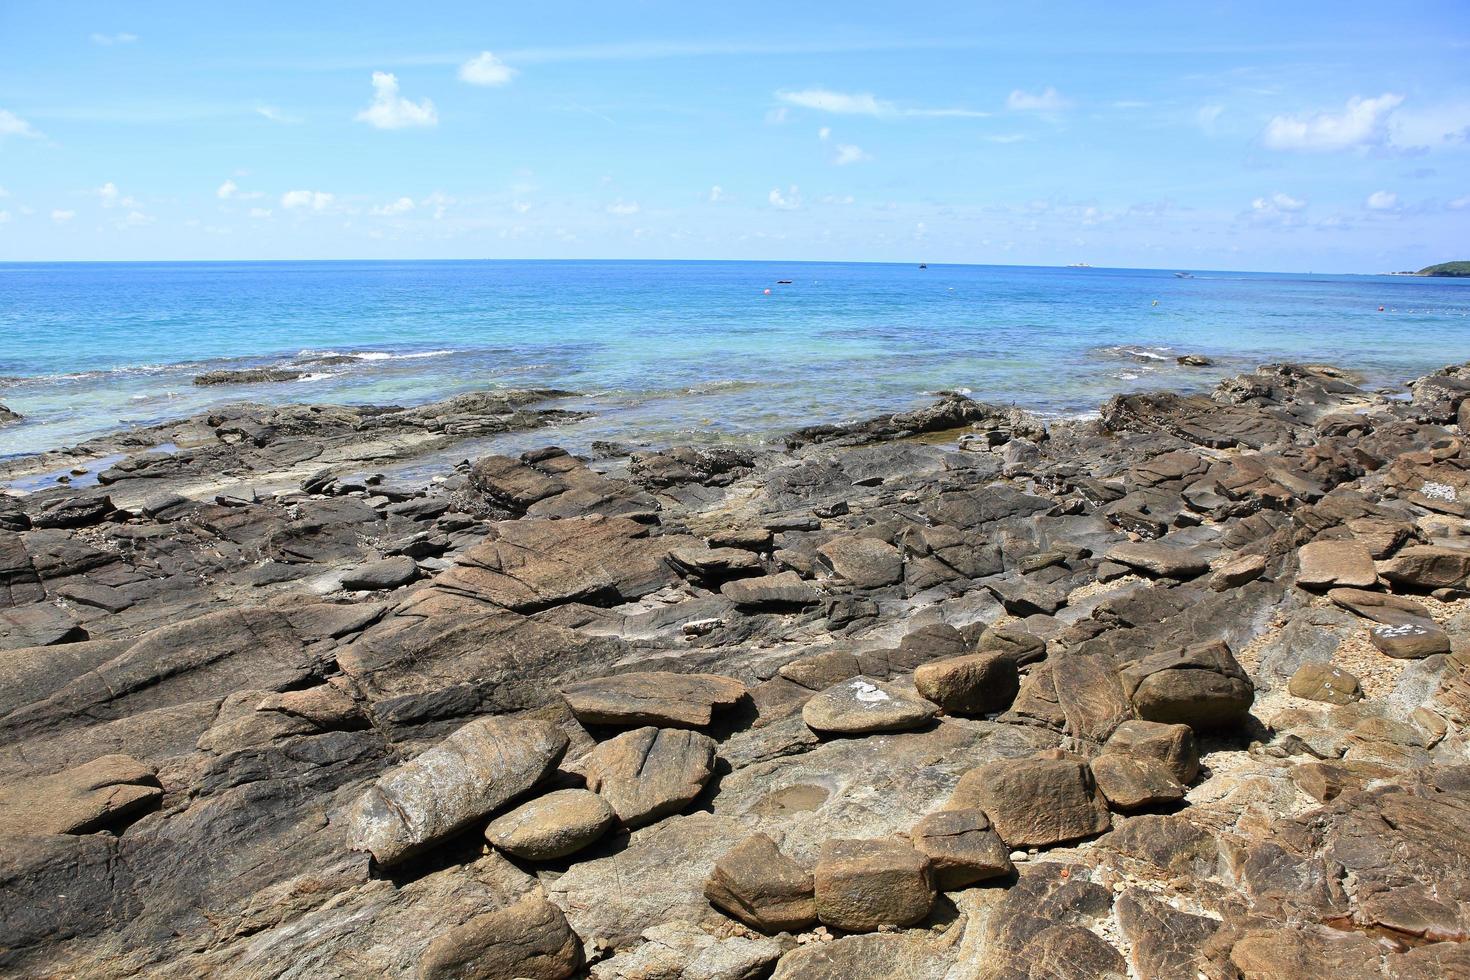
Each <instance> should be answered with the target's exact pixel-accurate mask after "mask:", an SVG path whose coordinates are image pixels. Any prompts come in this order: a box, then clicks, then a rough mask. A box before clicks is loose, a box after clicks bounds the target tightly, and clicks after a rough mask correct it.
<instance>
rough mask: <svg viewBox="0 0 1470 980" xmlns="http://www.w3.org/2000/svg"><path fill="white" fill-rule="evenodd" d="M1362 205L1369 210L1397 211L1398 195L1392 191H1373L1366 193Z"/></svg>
mask: <svg viewBox="0 0 1470 980" xmlns="http://www.w3.org/2000/svg"><path fill="white" fill-rule="evenodd" d="M1363 206H1364V207H1365V208H1367V209H1368V210H1369V211H1397V210H1398V206H1399V196H1398V195H1397V194H1395V193H1394V192H1393V191H1374V192H1373V193H1372V194H1369V195H1368V199H1367V200H1366V201H1364V202H1363Z"/></svg>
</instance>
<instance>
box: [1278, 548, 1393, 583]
mask: <svg viewBox="0 0 1470 980" xmlns="http://www.w3.org/2000/svg"><path fill="white" fill-rule="evenodd" d="M1297 561H1298V562H1300V563H1301V571H1299V572H1298V573H1297V578H1296V582H1297V585H1300V586H1301V587H1302V588H1304V589H1317V590H1326V589H1334V588H1349V589H1366V588H1371V587H1372V586H1373V585H1375V584H1377V582H1378V570H1377V569H1376V568H1375V567H1374V565H1373V556H1372V555H1371V554H1370V553H1369V552H1368V549H1367V548H1365V547H1363V545H1361V544H1359V543H1358V542H1357V541H1313V542H1312V543H1311V544H1305V545H1302V547H1301V548H1300V549H1298V550H1297Z"/></svg>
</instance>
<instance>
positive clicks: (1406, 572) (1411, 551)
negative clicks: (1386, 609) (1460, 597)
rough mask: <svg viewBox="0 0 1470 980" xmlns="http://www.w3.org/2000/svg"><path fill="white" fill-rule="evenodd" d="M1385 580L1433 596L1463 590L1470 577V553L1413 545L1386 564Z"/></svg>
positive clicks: (1460, 550) (1434, 546)
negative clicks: (1436, 590) (1437, 591)
mask: <svg viewBox="0 0 1470 980" xmlns="http://www.w3.org/2000/svg"><path fill="white" fill-rule="evenodd" d="M1381 571H1382V572H1383V577H1384V578H1386V579H1388V580H1389V581H1390V582H1392V583H1394V584H1395V585H1402V586H1405V587H1407V588H1410V589H1418V590H1420V591H1424V592H1429V591H1432V590H1434V589H1453V588H1460V587H1462V586H1464V584H1465V577H1466V576H1467V575H1470V551H1466V550H1464V549H1461V548H1442V547H1439V546H1437V545H1410V546H1409V547H1407V548H1403V549H1401V550H1400V551H1399V553H1398V554H1396V555H1394V556H1393V557H1392V558H1390V559H1389V560H1388V561H1385V562H1383V563H1382V566H1381Z"/></svg>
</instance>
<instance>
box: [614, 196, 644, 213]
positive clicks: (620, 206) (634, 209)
mask: <svg viewBox="0 0 1470 980" xmlns="http://www.w3.org/2000/svg"><path fill="white" fill-rule="evenodd" d="M639 210H640V208H639V207H638V202H637V201H624V200H623V199H622V198H618V199H617V200H616V201H614V202H613V203H612V204H609V205H608V206H607V213H608V214H637V213H638V212H639Z"/></svg>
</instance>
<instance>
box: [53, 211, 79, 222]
mask: <svg viewBox="0 0 1470 980" xmlns="http://www.w3.org/2000/svg"><path fill="white" fill-rule="evenodd" d="M76 216H77V213H76V212H75V211H62V210H60V209H59V208H58V209H57V210H55V211H52V212H51V220H52V221H54V222H56V223H57V224H61V223H62V222H64V221H70V220H71V219H72V218H75V217H76Z"/></svg>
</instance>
